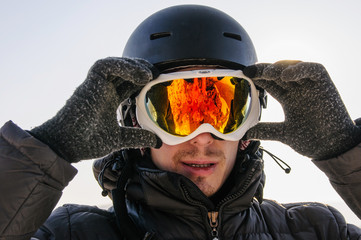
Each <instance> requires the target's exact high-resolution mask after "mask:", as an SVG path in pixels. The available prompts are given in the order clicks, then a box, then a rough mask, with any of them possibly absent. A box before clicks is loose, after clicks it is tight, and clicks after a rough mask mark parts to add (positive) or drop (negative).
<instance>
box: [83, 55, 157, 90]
mask: <svg viewBox="0 0 361 240" xmlns="http://www.w3.org/2000/svg"><path fill="white" fill-rule="evenodd" d="M150 66H151V64H150V63H146V61H145V60H139V59H131V58H119V57H108V58H104V59H100V60H98V61H97V62H96V63H95V64H94V65H93V67H92V68H91V69H90V73H97V74H100V75H102V76H103V78H104V79H107V80H110V81H113V80H114V79H116V78H120V79H122V80H125V81H130V82H132V83H134V84H136V85H145V84H146V83H148V82H149V81H150V80H152V79H153V72H152V70H151V69H150ZM152 69H155V68H152ZM154 72H156V71H155V70H154ZM118 82H119V81H118ZM116 86H117V85H116Z"/></svg>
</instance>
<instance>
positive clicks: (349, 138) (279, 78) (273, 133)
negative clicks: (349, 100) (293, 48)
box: [244, 61, 361, 160]
mask: <svg viewBox="0 0 361 240" xmlns="http://www.w3.org/2000/svg"><path fill="white" fill-rule="evenodd" d="M244 74H245V75H246V76H248V77H250V78H252V80H253V81H254V83H255V84H256V85H258V86H259V87H262V88H264V89H265V90H266V91H267V92H269V93H270V94H271V95H272V96H273V97H274V98H275V99H276V100H277V101H278V102H279V103H280V104H281V105H282V107H283V111H284V114H285V121H284V122H281V123H259V124H258V125H256V126H255V127H253V128H251V129H250V130H249V131H248V132H247V134H246V138H248V139H263V140H276V141H281V142H283V143H285V144H287V145H289V146H290V147H291V148H293V149H294V150H295V151H297V152H298V153H300V154H302V155H305V156H307V157H310V158H314V159H318V160H322V159H328V158H330V157H334V156H337V155H339V154H341V153H344V152H346V151H347V150H349V149H351V148H352V147H354V146H356V145H357V144H358V143H360V142H361V128H360V127H359V126H357V125H355V123H354V122H353V121H352V120H351V118H350V116H349V114H348V112H347V110H346V108H345V106H344V104H343V102H342V100H341V97H340V96H339V94H338V91H337V89H336V87H335V86H334V84H333V83H332V81H331V79H330V77H329V75H328V73H327V71H326V69H325V68H324V67H323V66H322V65H320V64H318V63H309V62H300V61H280V62H276V63H275V64H256V65H253V66H249V67H247V68H245V69H244Z"/></svg>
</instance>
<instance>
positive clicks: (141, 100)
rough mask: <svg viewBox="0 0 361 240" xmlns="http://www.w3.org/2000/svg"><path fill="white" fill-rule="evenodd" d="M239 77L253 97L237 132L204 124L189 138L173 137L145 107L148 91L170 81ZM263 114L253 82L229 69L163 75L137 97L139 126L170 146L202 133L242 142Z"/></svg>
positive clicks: (150, 83) (149, 84)
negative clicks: (248, 87) (218, 129)
mask: <svg viewBox="0 0 361 240" xmlns="http://www.w3.org/2000/svg"><path fill="white" fill-rule="evenodd" d="M225 76H229V77H237V78H243V79H246V80H247V81H248V83H249V85H250V87H251V91H250V95H251V103H250V110H249V113H248V116H247V119H246V120H245V121H244V122H243V123H242V125H240V126H239V127H238V128H237V130H235V131H233V132H230V133H227V134H223V133H220V132H219V131H217V130H216V129H215V128H214V127H213V126H212V125H211V124H209V123H203V124H202V125H200V126H199V127H198V128H197V129H196V130H195V131H194V132H192V133H191V134H189V135H187V136H176V135H172V134H170V133H168V132H166V131H165V130H163V129H162V128H160V127H159V126H157V125H156V123H154V121H153V120H152V119H151V118H150V117H149V115H148V112H147V109H146V105H145V97H146V93H147V92H148V90H149V89H150V88H151V87H152V86H154V85H156V84H158V83H162V82H166V81H169V80H175V79H187V78H199V77H225ZM260 114H261V109H260V101H259V91H258V90H257V89H256V87H255V85H254V83H253V82H252V80H251V79H250V78H248V77H246V76H245V75H244V74H243V72H242V71H241V70H229V69H202V70H192V71H183V72H173V73H167V74H161V75H160V76H159V77H158V78H157V79H155V80H153V81H151V82H149V83H148V84H147V85H145V86H144V87H143V89H142V90H141V92H140V93H139V95H138V96H137V97H136V117H137V120H138V123H139V125H140V126H141V127H142V128H143V129H147V130H149V131H151V132H154V133H155V134H157V136H158V137H159V138H160V139H161V140H162V141H163V142H164V143H166V144H168V145H176V144H180V143H183V142H186V141H188V140H191V139H192V138H194V137H196V136H197V135H199V134H201V133H206V132H208V133H211V134H213V135H215V136H217V137H219V138H221V139H224V140H230V141H238V140H240V139H241V138H242V137H243V136H244V134H245V133H246V132H247V131H248V129H250V128H251V127H253V126H255V125H256V124H257V123H258V122H259V118H260Z"/></svg>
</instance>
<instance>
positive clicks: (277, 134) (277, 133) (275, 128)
mask: <svg viewBox="0 0 361 240" xmlns="http://www.w3.org/2000/svg"><path fill="white" fill-rule="evenodd" d="M245 138H246V139H247V140H273V141H281V142H282V141H283V140H284V138H285V136H284V123H272V122H267V123H266V122H264V123H258V124H257V125H256V126H254V127H252V128H251V129H249V130H248V131H247V133H246V136H245Z"/></svg>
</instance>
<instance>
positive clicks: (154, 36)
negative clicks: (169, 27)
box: [150, 32, 172, 40]
mask: <svg viewBox="0 0 361 240" xmlns="http://www.w3.org/2000/svg"><path fill="white" fill-rule="evenodd" d="M171 35H172V34H171V33H170V32H159V33H153V34H151V35H150V40H155V39H158V38H164V37H170V36H171Z"/></svg>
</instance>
